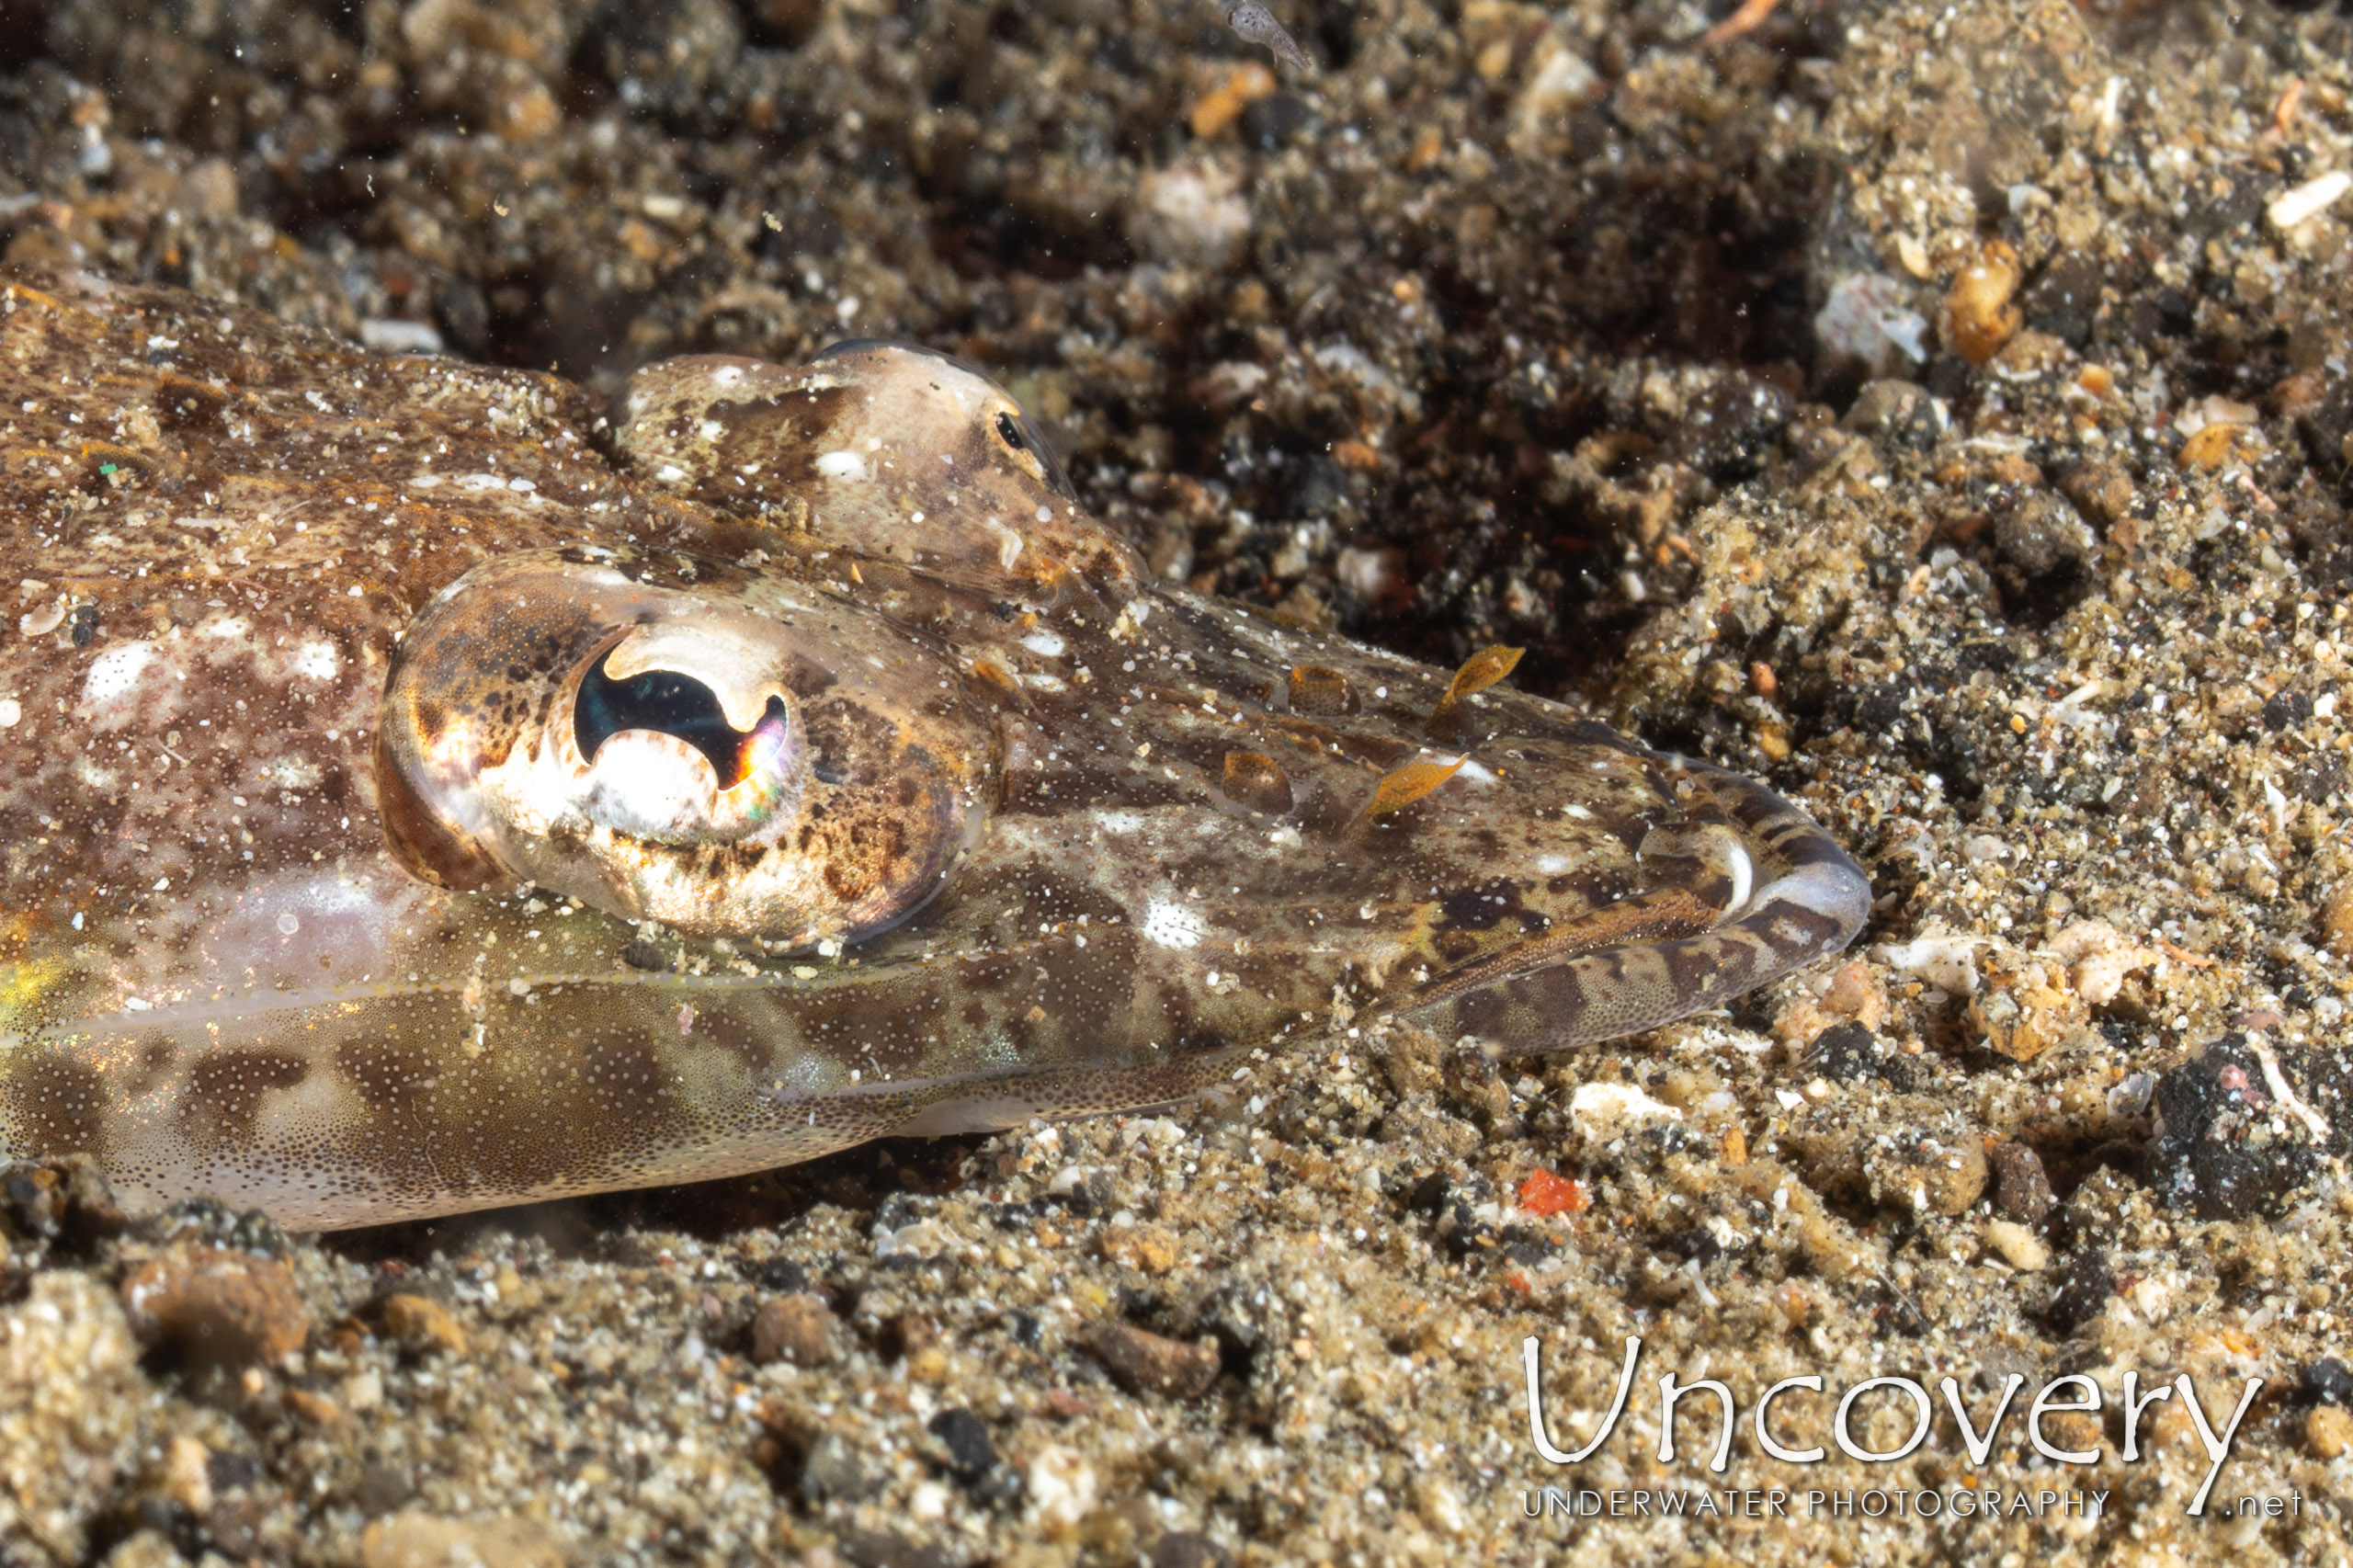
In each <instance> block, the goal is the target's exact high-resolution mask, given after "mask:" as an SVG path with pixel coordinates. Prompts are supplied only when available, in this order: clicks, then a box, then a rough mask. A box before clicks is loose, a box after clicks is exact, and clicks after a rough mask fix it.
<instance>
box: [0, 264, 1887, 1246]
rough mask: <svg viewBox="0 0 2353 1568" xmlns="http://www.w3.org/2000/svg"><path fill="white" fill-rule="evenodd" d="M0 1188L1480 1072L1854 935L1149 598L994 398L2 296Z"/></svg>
mask: <svg viewBox="0 0 2353 1568" xmlns="http://www.w3.org/2000/svg"><path fill="white" fill-rule="evenodd" d="M0 392H4V393H5V398H4V399H0V519H5V521H0V556H5V559H0V586H5V585H9V584H15V585H17V590H16V591H17V617H18V619H17V623H16V625H15V626H14V627H13V628H9V629H6V630H5V631H0V851H5V854H6V862H5V866H0V874H4V875H5V879H6V880H5V882H4V883H0V889H5V895H4V897H5V901H4V902H0V920H5V924H0V1153H6V1154H8V1155H11V1156H27V1155H54V1154H63V1153H73V1152H76V1151H86V1152H88V1153H92V1154H93V1155H95V1156H96V1157H97V1159H99V1161H100V1162H101V1163H102V1165H104V1167H105V1168H106V1169H107V1170H108V1173H109V1174H110V1175H111V1176H113V1177H114V1178H115V1179H116V1180H117V1181H118V1182H119V1183H120V1184H122V1185H123V1186H125V1187H129V1188H131V1189H134V1190H137V1191H140V1192H143V1193H145V1194H148V1195H151V1196H153V1197H155V1198H158V1199H176V1198H180V1197H186V1196H190V1195H196V1194H210V1195H213V1196H216V1197H218V1198H220V1199H223V1200H225V1201H228V1202H230V1203H233V1204H237V1205H240V1206H252V1207H259V1208H262V1209H265V1210H268V1211H269V1212H270V1213H272V1214H273V1215H275V1216H276V1217H277V1218H278V1219H279V1220H280V1221H282V1222H285V1223H288V1224H290V1225H299V1226H306V1227H335V1226H343V1225H353V1224H363V1223H372V1222H378V1221H388V1220H393V1219H401V1218H412V1217H420V1216H426V1215H432V1214H438V1213H447V1212H452V1211H457V1210H467V1209H475V1208H482V1207H486V1206H491V1205H495V1204H502V1203H509V1202H516V1201H521V1200H525V1199H537V1198H545V1197H552V1196H559V1195H563V1194H570V1193H582V1192H591V1191H597V1190H605V1189H611V1188H616V1187H630V1186H638V1185H644V1184H649V1183H655V1182H667V1181H679V1180H688V1179H694V1178H698V1177H704V1176H720V1175H725V1174H730V1173H734V1172H741V1171H746V1170H752V1169H758V1168H762V1167H766V1166H769V1165H779V1164H784V1163H788V1162H790V1161H793V1160H798V1159H803V1158H807V1157H810V1156H813V1155H815V1154H818V1153H824V1152H826V1151H829V1150H833V1149H837V1148H840V1147H843V1146H845V1145H847V1144H849V1143H853V1142H859V1141H862V1140H864V1139H868V1138H871V1137H875V1136H879V1135H882V1134H886V1133H894V1132H898V1133H904V1132H942V1131H961V1130H971V1129H979V1128H988V1127H998V1126H1005V1125H1009V1124H1012V1123H1016V1122H1018V1121H1020V1120H1023V1119H1028V1118H1030V1117H1033V1116H1041V1115H1043V1116H1053V1115H1065V1114H1083V1113H1088V1112H1097V1111H1105V1110H1111V1109H1117V1108H1130V1107H1135V1106H1140V1105H1147V1104H1153V1103H1158V1102H1162V1101H1165V1100H1168V1099H1171V1098H1174V1097H1176V1096H1181V1095H1183V1094H1186V1093H1188V1092H1190V1091H1192V1090H1194V1089H1197V1088H1199V1087H1200V1086H1202V1085H1206V1084H1208V1083H1211V1082H1213V1081H1216V1080H1218V1079H1220V1078H1222V1077H1224V1076H1226V1075H1227V1074H1230V1073H1231V1072H1232V1071H1233V1065H1234V1062H1235V1059H1236V1058H1237V1057H1238V1056H1242V1055H1245V1054H1246V1053H1247V1052H1248V1051H1253V1050H1261V1049H1273V1048H1278V1047H1279V1046H1281V1045H1282V1044H1283V1043H1284V1042H1286V1041H1288V1040H1297V1039H1303V1038H1312V1037H1315V1036H1318V1035H1320V1034H1322V1033H1323V1032H1324V1031H1325V1030H1326V1029H1327V1028H1329V1027H1330V1023H1331V1019H1332V1017H1333V1014H1334V1010H1335V1007H1336V1006H1343V1007H1346V1008H1348V1009H1351V1010H1353V1011H1354V1012H1356V1013H1359V1014H1361V1013H1364V1012H1365V1011H1366V1010H1368V1009H1374V1010H1377V1011H1378V1013H1380V1014H1381V1015H1384V1016H1388V1015H1393V1016H1394V1017H1397V1018H1398V1019H1399V1020H1401V1021H1402V1022H1403V1023H1404V1024H1406V1025H1410V1026H1413V1027H1419V1028H1428V1029H1430V1030H1432V1031H1434V1032H1435V1033H1437V1034H1438V1035H1440V1036H1441V1037H1443V1038H1445V1039H1447V1040H1461V1041H1464V1042H1465V1043H1466V1046H1469V1045H1472V1044H1475V1045H1477V1046H1479V1047H1482V1048H1483V1049H1485V1050H1486V1051H1489V1052H1490V1053H1492V1054H1497V1055H1505V1054H1512V1053H1518V1052H1525V1051H1545V1050H1560V1049H1564V1048H1566V1047H1568V1046H1572V1045H1574V1044H1577V1043H1580V1042H1582V1041H1585V1040H1596V1039H1602V1038H1608V1037H1610V1036H1613V1035H1618V1034H1623V1033H1628V1032H1631V1031H1634V1030H1638V1029H1641V1028H1648V1027H1650V1026H1652V1025H1654V1024H1656V1023H1659V1022H1664V1021H1665V1020H1666V1019H1668V1018H1671V1017H1677V1016H1679V1015H1681V1014H1684V1013H1688V1012H1690V1011H1693V1010H1696V1009H1699V1008H1703V1007H1708V1006H1715V1005H1718V1004H1720V1003H1722V1002H1723V1001H1725V1000H1727V999H1728V998H1729V997H1731V996H1732V995H1733V994H1736V993H1737V992H1739V991H1741V990H1745V989H1747V988H1748V987H1750V986H1752V985H1754V984H1756V983H1761V982H1762V981H1764V980H1766V979H1768V978H1770V977H1772V976H1773V975H1774V974H1778V973H1779V972H1781V971H1785V970H1787V969H1789V968H1791V967H1793V966H1795V965H1797V964H1800V963H1803V962H1806V961H1810V960H1813V959H1814V958H1817V957H1819V956H1821V955H1823V954H1824V953H1827V952H1831V951H1835V950H1836V949H1838V948H1839V947H1841V946H1843V945H1844V944H1845V943H1846V942H1847V940H1848V939H1849V938H1850V937H1852V935H1853V933H1854V931H1855V930H1856V929H1857V928H1858V927H1859V925H1860V923H1861V920H1862V917H1863V915H1864V913H1865V911H1866V909H1867V907H1868V899H1869V895H1868V887H1867V884H1866V882H1865V881H1864V880H1863V878H1862V876H1861V873H1860V872H1859V870H1858V869H1856V868H1855V866H1854V865H1853V863H1852V862H1851V861H1850V860H1848V859H1847V857H1846V856H1845V855H1844V854H1843V853H1841V852H1840V851H1839V850H1838V849H1837V847H1836V846H1835V845H1834V844H1832V843H1831V842H1830V841H1829V840H1828V839H1827V838H1826V837H1825V836H1824V835H1822V834H1821V832H1820V831H1819V829H1817V828H1816V827H1814V825H1813V824H1812V823H1811V822H1809V821H1808V820H1807V819H1806V818H1805V817H1804V816H1803V815H1802V814H1801V813H1800V812H1797V811H1796V810H1795V809H1794V808H1792V807H1790V806H1789V805H1788V804H1787V803H1785V802H1783V801H1780V800H1779V798H1778V797H1775V796H1773V795H1772V794H1771V793H1770V792H1769V791H1767V790H1764V789H1763V788H1762V787H1760V786H1757V785H1756V784H1754V783H1751V782H1749V781H1747V780H1745V779H1741V778H1736V777H1734V776H1733V775H1729V774H1725V773H1722V772H1720V771H1718V770H1716V769H1713V768H1711V767H1705V766H1704V765H1700V764H1696V763H1689V762H1685V761H1682V760H1680V759H1676V758H1672V757H1668V756H1662V755H1660V754H1657V753H1654V752H1653V751H1650V750H1649V749H1647V748H1645V747H1643V746H1642V745H1640V744H1636V743H1633V742H1631V741H1629V740H1627V739H1625V738H1623V737H1620V736H1619V735H1617V734H1615V733H1612V732H1610V731H1608V729H1606V728H1604V727H1603V726H1600V725H1598V724H1595V723H1592V722H1587V721H1585V720H1582V719H1580V718H1579V717H1578V716H1577V715H1575V714H1574V713H1573V712H1571V711H1570V710H1566V709H1564V708H1562V707H1560V706H1558V705H1556V704H1552V703H1550V702H1545V701H1542V700H1540V699H1534V698H1530V697H1527V696H1524V695H1520V694H1518V693H1514V692H1511V691H1508V690H1506V689H1505V688H1503V687H1499V686H1495V685H1494V684H1492V683H1493V680H1494V679H1495V676H1498V675H1500V674H1501V673H1502V671H1503V669H1505V668H1507V665H1508V660H1507V659H1494V658H1487V659H1485V662H1482V660H1474V661H1472V665H1470V666H1466V668H1465V670H1463V671H1461V672H1454V673H1452V674H1449V672H1444V671H1438V670H1433V669H1430V668H1427V667H1426V666H1423V665H1417V664H1415V663H1413V662H1411V661H1407V660H1404V659H1401V658H1398V657H1395V656H1393V655H1390V654H1386V653H1381V652H1378V651H1376V650H1372V649H1369V648H1365V647H1362V646H1360V645H1358V644H1355V643H1352V642H1347V641H1345V640H1343V639H1340V638H1336V637H1332V636H1326V635H1323V634H1318V633H1314V632H1309V631H1301V630H1298V629H1296V628H1292V627H1288V626H1284V625H1281V624H1278V623H1276V622H1273V621H1271V620H1268V619H1265V618H1263V617H1261V616H1259V615H1256V614H1254V613H1252V612H1250V611H1248V610H1246V609H1244V608H1240V607H1237V606H1233V605H1231V604H1227V603H1223V602H1221V601H1217V600H1214V599H1211V598H1207V597H1202V596H1199V595H1196V594H1192V593H1189V592H1187V591H1185V590H1183V589H1181V588H1178V587H1175V586H1172V585H1168V584H1165V583H1162V582H1159V581H1156V580H1154V579H1153V578H1152V577H1151V575H1150V574H1148V573H1147V572H1145V571H1144V570H1143V568H1142V565H1141V563H1140V562H1138V560H1137V559H1136V557H1135V555H1134V553H1133V551H1131V549H1130V548H1129V547H1128V546H1127V545H1126V543H1125V542H1124V541H1122V540H1120V539H1118V538H1117V537H1116V536H1114V535H1112V534H1111V533H1110V532H1108V530H1106V529H1103V528H1100V527H1099V526H1097V524H1095V523H1094V522H1093V521H1092V520H1091V519H1090V518H1088V517H1086V515H1085V513H1084V512H1083V511H1082V510H1081V509H1080V508H1079V506H1078V505H1077V501H1076V498H1075V496H1074V493H1073V492H1072V490H1071V488H1070V486H1069V484H1068V482H1067V481H1066V480H1065V479H1064V478H1063V476H1062V474H1061V472H1060V471H1059V469H1058V468H1057V467H1056V466H1055V464H1054V462H1053V460H1052V458H1051V454H1050V452H1049V451H1048V450H1047V449H1046V447H1045V446H1044V444H1043V443H1042V442H1041V441H1040V439H1039V438H1038V436H1037V433H1036V431H1035V430H1034V428H1033V427H1031V426H1029V422H1028V421H1027V419H1026V418H1025V417H1024V416H1023V415H1022V414H1021V411H1020V410H1019V408H1018V407H1017V405H1016V404H1014V403H1012V402H1011V401H1010V400H1009V399H1007V398H1006V396H1005V394H1004V393H1003V392H1001V391H1000V390H999V389H997V388H996V387H995V384H994V383H993V382H990V381H987V379H986V378H985V377H983V376H981V375H979V374H978V373H976V372H975V371H973V370H972V369H970V368H969V367H965V366H962V365H961V364H959V363H958V362H956V361H953V360H951V359H949V358H946V357H944V356H937V355H929V354H926V353H924V352H922V351H919V350H913V349H908V348H904V347H898V346H892V345H882V344H851V345H846V346H842V347H838V348H836V349H835V350H830V351H828V353H827V354H825V355H823V356H820V357H819V358H816V359H814V360H813V361H811V362H810V363H809V364H808V365H805V366H801V367H798V368H794V369H784V368H780V367H776V366H770V365H764V364H760V363H757V362H755V361H750V360H742V359H733V358H695V359H685V360H674V361H670V362H668V363H666V364H665V365H661V366H656V367H653V368H650V369H647V370H645V371H642V372H640V373H639V375H638V376H637V377H636V378H635V379H634V380H633V381H632V382H631V387H630V390H629V392H628V395H627V400H626V403H625V406H623V407H622V408H620V409H619V410H617V411H615V412H614V413H613V414H612V415H609V416H607V415H604V414H603V413H602V411H600V410H599V409H598V408H597V406H596V404H595V403H593V402H592V400H591V399H590V398H589V396H588V395H587V394H586V393H585V392H583V391H582V390H581V389H579V388H577V387H574V386H572V385H570V384H568V383H566V382H563V381H560V380H558V379H556V378H554V377H551V376H544V375H536V374H531V373H527V372H520V371H513V370H505V369H489V368H483V367H478V366H471V365H465V364H461V363H458V362H455V361H452V360H449V359H446V358H380V357H376V356H372V355H369V354H366V353H363V352H361V351H358V350H357V349H354V348H351V347H347V346H344V345H341V344H338V343H336V342H335V341H333V340H331V339H326V338H324V337H321V336H319V335H314V334H310V333H306V332H302V331H300V330H298V329H293V328H290V327H287V326H285V325H283V324H278V323H276V322H274V321H272V320H270V319H268V318H267V317H265V316H262V315H260V314H257V313H255V312H247V311H244V310H241V309H236V308H232V307H225V306H222V305H218V304H216V303H213V302H211V301H202V300H199V299H197V298H195V297H193V296H189V295H186V294H181V293H176V292H171V291H162V290H135V289H128V288H120V287H116V286H113V285H108V284H105V283H101V282H97V281H94V280H90V279H86V278H57V277H48V276H43V277H34V276H32V275H27V274H8V275H0Z"/></svg>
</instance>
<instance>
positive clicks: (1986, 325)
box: [1940, 240, 2026, 365]
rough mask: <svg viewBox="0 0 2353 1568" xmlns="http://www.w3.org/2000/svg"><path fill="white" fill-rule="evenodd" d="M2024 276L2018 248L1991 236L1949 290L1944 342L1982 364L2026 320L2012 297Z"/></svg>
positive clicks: (1962, 356) (1961, 354) (1946, 299)
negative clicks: (2016, 249)
mask: <svg viewBox="0 0 2353 1568" xmlns="http://www.w3.org/2000/svg"><path fill="white" fill-rule="evenodd" d="M2021 276H2022V274H2021V269H2020V267H2019V266H2018V252H2017V251H2015V250H2012V249H2011V248H2010V247H2009V245H2008V244H2006V243H2005V242H2003V241H2001V240H1988V241H1986V242H1985V244H1984V248H1983V249H1982V250H1980V251H1979V252H1978V253H1977V259H1976V260H1975V261H1973V262H1972V263H1971V264H1970V265H1969V266H1967V267H1962V268H1961V272H1960V274H1959V275H1958V276H1957V277H1955V278H1953V280H1952V287H1951V288H1950V289H1949V290H1946V291H1945V303H1944V319H1943V322H1942V324H1941V327H1940V330H1941V334H1942V335H1943V338H1944V341H1945V346H1946V347H1949V348H1950V349H1951V350H1952V351H1953V352H1954V353H1956V354H1958V355H1960V356H1961V358H1964V359H1966V360H1968V361H1969V362H1970V363H1971V364H1972V365H1983V364H1984V363H1985V361H1987V360H1988V359H1991V358H1993V357H1994V356H1995V354H1996V353H1997V352H1999V351H2000V349H2001V347H2002V345H2004V344H2005V343H2007V342H2008V341H2009V340H2010V339H2011V338H2012V337H2013V336H2015V335H2017V333H2018V328H2020V327H2021V326H2024V325H2025V324H2026V316H2025V315H2024V313H2023V312H2020V311H2019V309H2018V304H2017V302H2016V301H2015V300H2014V299H2013V298H2012V296H2014V295H2015V294H2017V292H2018V279H2019V278H2020V277H2021Z"/></svg>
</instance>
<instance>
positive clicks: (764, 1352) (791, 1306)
mask: <svg viewBox="0 0 2353 1568" xmlns="http://www.w3.org/2000/svg"><path fill="white" fill-rule="evenodd" d="M840 1354H841V1352H840V1350H839V1348H838V1347H837V1346H835V1341H834V1314H833V1312H831V1311H830V1310H828V1309H827V1307H826V1306H825V1303H824V1302H823V1301H819V1300H818V1299H817V1298H816V1297H815V1296H813V1295H810V1294H809V1293H807V1292H806V1291H800V1292H796V1293H794V1294H791V1295H787V1296H771V1297H769V1298H768V1299H767V1301H763V1302H762V1303H761V1304H760V1310H759V1312H758V1313H757V1314H756V1315H755V1316H754V1317H753V1319H752V1359H753V1360H755V1361H757V1362H759V1363H761V1364H762V1365H764V1366H765V1365H767V1363H769V1362H771V1361H784V1362H788V1363H790V1365H792V1366H795V1367H824V1366H830V1365H832V1364H833V1362H834V1361H835V1358H838V1357H839V1356H840Z"/></svg>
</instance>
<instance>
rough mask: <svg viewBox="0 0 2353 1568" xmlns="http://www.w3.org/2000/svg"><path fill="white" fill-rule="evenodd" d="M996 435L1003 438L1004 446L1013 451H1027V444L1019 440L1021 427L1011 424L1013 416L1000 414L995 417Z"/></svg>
mask: <svg viewBox="0 0 2353 1568" xmlns="http://www.w3.org/2000/svg"><path fill="white" fill-rule="evenodd" d="M996 433H997V434H998V435H1000V436H1002V437H1005V444H1006V446H1008V447H1011V448H1012V449H1014V450H1015V451H1017V452H1019V451H1027V450H1028V449H1029V443H1028V442H1027V441H1024V440H1023V439H1022V438H1021V426H1018V425H1016V424H1015V423H1014V422H1013V415H1010V414H1000V415H997V416H996Z"/></svg>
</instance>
